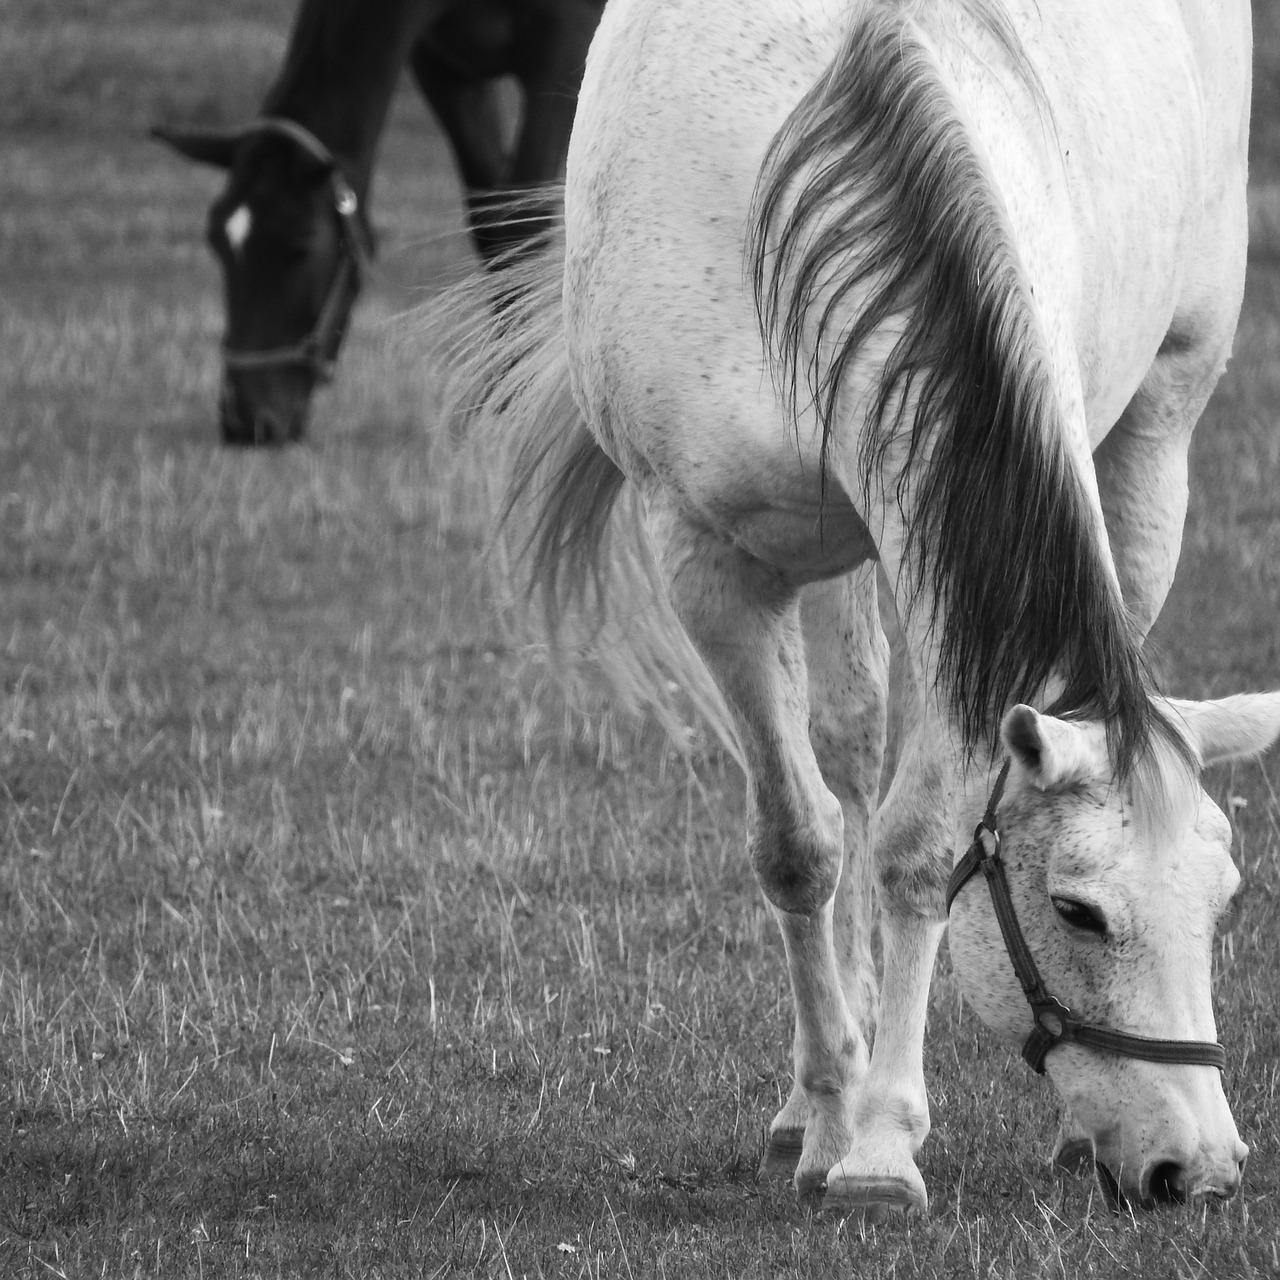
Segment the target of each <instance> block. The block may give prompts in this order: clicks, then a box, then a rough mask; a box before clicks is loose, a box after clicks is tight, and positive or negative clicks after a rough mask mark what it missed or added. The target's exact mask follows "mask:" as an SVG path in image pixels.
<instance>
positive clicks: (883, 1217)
mask: <svg viewBox="0 0 1280 1280" xmlns="http://www.w3.org/2000/svg"><path fill="white" fill-rule="evenodd" d="M911 1174H914V1175H915V1176H914V1177H912V1176H911ZM822 1210H823V1212H824V1213H838V1214H841V1215H850V1214H860V1215H861V1216H862V1218H863V1221H865V1222H868V1223H871V1224H873V1225H874V1224H877V1223H881V1222H887V1221H889V1220H890V1219H893V1218H901V1217H904V1216H905V1215H906V1214H908V1213H920V1214H927V1213H928V1212H929V1195H928V1192H926V1191H925V1189H924V1179H923V1178H922V1177H921V1176H920V1172H919V1170H918V1169H916V1167H915V1166H914V1165H912V1166H911V1171H910V1174H908V1175H907V1176H905V1177H891V1176H889V1175H887V1174H851V1173H842V1172H841V1171H840V1169H839V1167H837V1168H835V1169H833V1170H832V1171H831V1173H830V1174H829V1175H828V1176H827V1193H826V1195H825V1196H823V1198H822Z"/></svg>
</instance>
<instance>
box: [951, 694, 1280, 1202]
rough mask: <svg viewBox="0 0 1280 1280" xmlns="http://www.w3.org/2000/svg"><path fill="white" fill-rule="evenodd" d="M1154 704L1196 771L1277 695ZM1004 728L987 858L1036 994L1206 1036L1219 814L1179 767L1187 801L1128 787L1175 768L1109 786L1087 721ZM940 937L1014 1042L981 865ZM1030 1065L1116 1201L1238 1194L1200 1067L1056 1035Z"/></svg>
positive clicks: (1130, 1022)
mask: <svg viewBox="0 0 1280 1280" xmlns="http://www.w3.org/2000/svg"><path fill="white" fill-rule="evenodd" d="M1167 706H1168V709H1169V710H1170V711H1172V713H1173V716H1174V719H1175V721H1176V722H1177V723H1178V724H1179V725H1180V727H1181V728H1182V729H1183V732H1184V733H1185V735H1186V738H1187V741H1188V742H1189V744H1190V745H1191V747H1192V748H1193V752H1194V754H1195V756H1196V757H1197V758H1198V760H1199V761H1200V763H1201V765H1210V764H1214V763H1217V762H1218V761H1221V760H1228V759H1232V758H1235V757H1239V756H1245V755H1251V754H1254V753H1256V752H1259V751H1262V750H1265V749H1266V747H1268V746H1269V745H1270V744H1271V742H1272V741H1274V739H1275V738H1276V736H1277V735H1278V734H1280V694H1255V695H1245V696H1240V697H1234V698H1226V699H1223V700H1221V701H1217V702H1194V703H1193V702H1181V701H1178V702H1170V703H1168V704H1167ZM1002 736H1003V739H1004V745H1005V747H1006V749H1007V750H1008V752H1009V756H1010V759H1011V762H1012V765H1011V769H1010V772H1009V777H1008V781H1007V784H1006V787H1005V791H1004V795H1003V798H1002V799H1001V802H1000V806H999V830H1000V837H1001V842H1002V846H1001V856H1002V859H1003V862H1004V866H1005V872H1006V875H1007V879H1008V884H1009V891H1010V897H1011V899H1012V902H1013V906H1014V908H1015V911H1016V915H1017V921H1018V924H1019V925H1020V926H1021V929H1022V933H1023V935H1024V936H1025V938H1026V941H1027V944H1028V946H1029V948H1030V951H1031V954H1032V956H1033V957H1034V961H1035V965H1036V967H1037V968H1038V969H1039V971H1040V974H1041V976H1042V978H1043V981H1044V985H1045V986H1046V987H1047V989H1048V991H1049V992H1051V993H1052V994H1053V995H1054V996H1055V997H1057V999H1058V1000H1059V1001H1061V1002H1062V1003H1063V1004H1064V1005H1066V1006H1067V1007H1068V1008H1070V1010H1071V1011H1072V1013H1073V1015H1074V1016H1075V1017H1076V1018H1077V1019H1079V1020H1080V1021H1081V1022H1085V1023H1089V1024H1092V1025H1094V1026H1097V1027H1103V1028H1107V1029H1109V1030H1113V1031H1120V1032H1127V1033H1130V1034H1132V1035H1137V1036H1143V1037H1148V1038H1154V1039H1160V1040H1178V1041H1213V1040H1215V1039H1216V1038H1217V1037H1216V1030H1215V1025H1214V1017H1213V1005H1212V999H1211V992H1210V969H1211V958H1212V949H1213V938H1214V932H1215V929H1216V928H1217V926H1218V924H1219V922H1220V921H1221V919H1222V917H1223V915H1224V913H1225V912H1226V910H1227V906H1228V903H1229V901H1230V899H1231V896H1232V894H1233V893H1234V892H1235V890H1236V887H1237V886H1238V884H1239V882H1240V874H1239V872H1238V871H1237V870H1236V868H1235V866H1234V864H1233V863H1232V861H1231V856H1230V845H1231V828H1230V825H1229V824H1228V822H1227V819H1226V817H1225V816H1224V815H1223V813H1222V811H1221V810H1220V809H1219V808H1218V806H1217V805H1216V804H1214V802H1213V801H1212V800H1211V799H1210V798H1209V796H1208V795H1207V794H1206V793H1205V791H1204V789H1203V788H1202V787H1201V786H1200V785H1199V783H1198V781H1192V780H1190V779H1188V778H1187V775H1186V774H1185V772H1184V773H1183V778H1184V779H1186V781H1187V782H1188V784H1189V785H1186V786H1184V787H1183V792H1184V794H1181V795H1177V794H1174V795H1168V794H1166V795H1164V796H1160V797H1152V796H1146V797H1143V796H1136V797H1135V795H1134V787H1142V786H1143V785H1144V781H1143V779H1144V775H1145V785H1150V778H1151V776H1152V775H1153V774H1160V773H1162V774H1163V776H1164V785H1166V786H1168V785H1169V779H1170V778H1171V777H1172V776H1174V775H1176V774H1177V773H1178V772H1179V771H1178V770H1176V769H1173V770H1169V769H1165V770H1159V769H1157V770H1146V771H1144V770H1139V771H1138V774H1137V778H1138V779H1139V781H1136V782H1135V783H1134V784H1133V786H1125V787H1118V786H1117V785H1116V782H1115V779H1114V774H1113V770H1112V766H1111V761H1110V759H1109V757H1108V753H1107V746H1106V737H1105V733H1104V731H1103V727H1102V725H1101V724H1098V723H1085V722H1079V721H1066V720H1059V719H1055V718H1054V717H1051V716H1044V715H1040V714H1038V713H1037V712H1035V711H1033V710H1032V709H1031V708H1030V707H1025V706H1021V707H1015V708H1014V709H1013V710H1012V711H1010V712H1009V713H1008V715H1007V716H1006V717H1005V720H1004V724H1003V726H1002ZM1135 800H1138V801H1141V802H1142V803H1141V804H1135ZM1153 807H1154V808H1156V809H1158V810H1159V811H1160V813H1159V816H1158V817H1157V818H1153V817H1152V816H1151V813H1150V810H1151V809H1152V808H1153ZM1140 813H1141V814H1142V816H1139V815H1140ZM950 945H951V954H952V957H953V959H954V962H955V965H956V968H957V970H958V972H959V974H960V978H961V981H962V983H963V985H964V989H965V993H966V995H967V996H968V998H969V1000H970V1001H971V1003H972V1004H973V1006H974V1007H975V1009H976V1010H977V1011H978V1013H979V1015H980V1016H981V1017H982V1019H983V1021H984V1022H986V1023H987V1025H988V1026H990V1027H991V1028H992V1029H993V1030H995V1031H997V1032H999V1033H1000V1034H1002V1035H1004V1036H1007V1037H1009V1038H1011V1039H1013V1040H1015V1041H1017V1042H1019V1043H1021V1042H1024V1041H1025V1040H1026V1039H1027V1036H1028V1034H1029V1033H1030V1031H1031V1030H1032V1026H1033V1023H1032V1015H1031V1012H1030V1008H1029V1006H1028V1003H1027V998H1026V997H1025V996H1024V994H1023V991H1022V988H1021V987H1020V985H1019V983H1018V980H1017V978H1016V977H1015V974H1014V969H1013V966H1012V964H1011V961H1010V957H1009V953H1008V950H1007V948H1006V943H1005V939H1004V937H1003V935H1002V933H1001V930H1000V927H999V924H998V922H997V919H996V913H995V910H994V907H993V901H992V897H991V895H990V894H988V893H987V892H986V889H985V887H984V884H983V877H982V876H980V875H979V876H975V877H974V878H973V879H972V880H970V881H969V882H968V884H967V886H966V887H965V889H964V890H963V891H962V892H961V893H960V894H959V895H958V896H957V897H956V899H955V902H954V904H953V909H952V912H951V925H950ZM1228 1047H1229V1046H1228ZM1045 1069H1046V1071H1047V1072H1048V1075H1049V1076H1050V1078H1051V1079H1052V1080H1053V1082H1054V1084H1055V1085H1056V1086H1057V1088H1058V1090H1059V1092H1060V1093H1061V1094H1062V1097H1063V1099H1064V1100H1065V1101H1066V1103H1067V1105H1068V1107H1069V1108H1070V1111H1071V1113H1072V1116H1073V1118H1074V1119H1075V1121H1076V1122H1077V1123H1078V1124H1079V1125H1080V1127H1081V1128H1082V1129H1083V1130H1084V1131H1085V1132H1086V1133H1087V1134H1088V1136H1089V1138H1090V1139H1091V1140H1092V1143H1093V1148H1094V1153H1095V1155H1096V1158H1097V1161H1098V1166H1099V1170H1100V1177H1101V1178H1102V1181H1103V1184H1104V1187H1105V1188H1106V1189H1107V1190H1108V1191H1109V1192H1110V1193H1111V1195H1112V1197H1113V1198H1114V1197H1116V1196H1117V1194H1118V1195H1120V1196H1123V1197H1124V1198H1125V1199H1127V1200H1129V1201H1131V1202H1134V1203H1137V1204H1143V1205H1150V1204H1153V1203H1158V1202H1161V1201H1171V1200H1172V1201H1180V1200H1185V1199H1200V1198H1209V1197H1217V1198H1225V1197H1228V1196H1231V1195H1233V1194H1234V1193H1235V1192H1236V1190H1237V1189H1238V1188H1239V1185H1240V1175H1241V1171H1242V1169H1243V1166H1244V1160H1245V1157H1246V1155H1247V1154H1248V1148H1247V1147H1246V1146H1245V1144H1244V1143H1243V1142H1242V1141H1241V1140H1240V1135H1239V1134H1238V1133H1237V1131H1236V1126H1235V1122H1234V1120H1233V1119H1232V1116H1231V1111H1230V1108H1229V1107H1228V1105H1227V1101H1226V1098H1225V1096H1224V1094H1223V1090H1222V1079H1221V1075H1220V1073H1219V1071H1218V1070H1217V1069H1216V1068H1215V1067H1211V1066H1199V1065H1188V1064H1185V1063H1178V1064H1170V1063H1158V1062H1151V1061H1143V1060H1140V1059H1136V1058H1131V1057H1121V1056H1116V1055H1115V1054H1112V1053H1108V1052H1105V1051H1103V1050H1099V1049H1095V1048H1087V1047H1084V1046H1082V1045H1079V1044H1072V1043H1063V1044H1059V1045H1057V1046H1056V1047H1055V1048H1053V1049H1052V1050H1051V1051H1050V1052H1049V1054H1048V1057H1047V1058H1046V1060H1045Z"/></svg>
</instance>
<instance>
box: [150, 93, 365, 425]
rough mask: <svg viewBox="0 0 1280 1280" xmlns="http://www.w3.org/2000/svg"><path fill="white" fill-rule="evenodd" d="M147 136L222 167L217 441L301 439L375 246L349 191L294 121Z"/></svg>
mask: <svg viewBox="0 0 1280 1280" xmlns="http://www.w3.org/2000/svg"><path fill="white" fill-rule="evenodd" d="M153 133H154V135H155V136H156V137H157V138H159V139H161V140H162V141H163V142H167V143H168V144H169V145H170V146H171V147H173V148H174V149H175V150H176V151H178V152H180V153H181V154H182V155H185V156H188V157H190V158H191V159H192V160H197V161H200V162H201V163H203V164H211V165H215V166H217V167H218V168H221V169H225V170H226V171H227V185H226V187H225V188H224V189H223V191H222V194H221V195H220V196H219V197H218V198H217V199H216V200H215V201H214V202H213V204H212V206H211V207H210V209H209V225H208V230H207V236H208V240H209V244H210V245H211V246H212V248H213V252H214V254H215V255H216V256H217V258H218V261H219V263H221V265H222V277H223V282H224V284H225V286H226V299H227V328H226V336H225V338H224V341H223V356H224V372H223V386H222V396H221V404H220V420H221V427H222V438H223V440H224V441H225V442H226V443H227V444H245V445H252V444H284V443H287V442H288V441H291V440H299V439H301V438H302V436H303V435H304V434H305V432H306V426H307V413H308V410H309V408H310V403H311V393H312V391H313V390H314V389H315V387H316V385H317V383H324V382H327V381H329V379H330V378H331V377H332V376H333V365H334V361H335V360H336V358H337V355H338V347H339V346H340V345H341V342H342V335H343V332H344V331H345V329H346V325H347V319H348V317H349V316H350V314H351V307H352V304H353V303H354V302H355V299H356V295H357V294H358V293H359V291H360V284H361V280H362V277H363V275H364V271H365V268H366V266H367V264H368V260H369V255H370V252H371V237H370V232H369V227H368V224H367V223H366V221H365V219H364V211H363V210H362V208H361V207H360V201H359V199H358V198H357V195H356V192H355V190H354V189H353V188H352V186H351V184H350V182H349V181H348V180H347V178H346V177H345V176H344V174H343V172H342V170H341V168H340V167H339V165H338V162H337V161H336V160H335V159H334V157H333V156H332V155H331V154H330V152H329V150H328V148H327V147H325V146H324V144H323V143H321V142H320V141H319V139H317V138H316V137H315V136H314V135H313V134H311V133H310V132H309V131H308V130H306V129H304V128H303V127H302V126H301V125H299V124H296V123H295V122H294V121H292V120H285V119H281V118H267V119H262V120H258V121H256V122H254V123H253V124H251V125H249V126H248V127H247V128H245V129H242V130H240V131H238V132H236V133H207V132H186V131H181V130H175V129H162V128H157V129H155V130H153Z"/></svg>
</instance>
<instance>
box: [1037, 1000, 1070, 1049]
mask: <svg viewBox="0 0 1280 1280" xmlns="http://www.w3.org/2000/svg"><path fill="white" fill-rule="evenodd" d="M1031 1014H1032V1017H1034V1018H1035V1020H1036V1026H1038V1027H1041V1028H1043V1030H1044V1031H1045V1032H1047V1033H1048V1034H1049V1035H1051V1036H1052V1037H1053V1041H1054V1043H1055V1044H1057V1043H1058V1041H1059V1040H1066V1039H1069V1038H1070V1034H1071V1027H1072V1017H1071V1010H1070V1009H1068V1008H1067V1006H1066V1005H1065V1004H1063V1003H1062V1001H1061V1000H1059V999H1057V997H1055V996H1051V995H1047V994H1046V995H1045V996H1044V997H1042V998H1041V999H1039V1000H1036V1001H1035V1002H1034V1003H1033V1004H1032V1006H1031Z"/></svg>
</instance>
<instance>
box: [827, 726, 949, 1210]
mask: <svg viewBox="0 0 1280 1280" xmlns="http://www.w3.org/2000/svg"><path fill="white" fill-rule="evenodd" d="M918 708H919V709H918V714H917V716H916V726H915V729H914V732H913V734H912V737H911V740H910V742H909V743H908V744H907V746H906V749H905V751H904V753H903V756H902V759H901V762H900V764H899V767H898V772H897V776H896V777H895V778H894V783H893V787H892V788H891V790H890V792H889V794H888V796H887V797H886V799H885V802H884V804H883V805H882V806H881V808H880V812H879V814H878V815H877V831H876V876H877V881H878V886H879V894H880V896H879V901H880V934H881V939H882V941H883V946H884V977H883V980H882V983H881V993H880V1015H879V1018H878V1019H877V1023H876V1037H875V1047H874V1048H873V1050H872V1053H871V1064H870V1068H869V1070H868V1072H867V1076H866V1079H865V1081H864V1083H863V1087H862V1090H861V1092H860V1094H859V1097H858V1102H857V1106H856V1108H855V1112H854V1121H853V1128H854V1133H853V1141H852V1142H851V1144H850V1146H849V1148H848V1150H847V1151H845V1152H844V1154H843V1155H842V1157H841V1159H840V1160H839V1161H838V1162H837V1163H836V1164H835V1166H834V1167H833V1168H832V1169H831V1171H830V1174H829V1175H828V1178H827V1196H826V1201H825V1203H826V1205H827V1206H829V1207H831V1208H833V1209H836V1210H861V1211H862V1212H864V1213H866V1214H868V1215H869V1216H872V1217H878V1216H883V1215H884V1214H886V1213H888V1212H892V1211H903V1210H908V1209H915V1210H919V1211H921V1212H924V1211H926V1210H927V1209H928V1205H929V1197H928V1194H927V1192H926V1191H925V1186H924V1179H923V1178H922V1177H921V1176H920V1171H919V1169H918V1168H917V1167H916V1163H915V1155H916V1152H917V1151H919V1149H920V1146H921V1144H922V1143H923V1142H924V1140H925V1138H926V1137H927V1136H928V1133H929V1098H928V1093H927V1090H926V1088H925V1082H924V1062H923V1057H924V1031H925V1019H926V1015H927V1012H928V1004H929V984H930V981H931V979H932V977H933V965H934V959H935V957H936V956H937V951H938V944H939V942H940V941H941V939H942V934H943V931H944V929H945V928H946V923H945V919H944V915H943V911H944V893H945V888H946V882H947V876H948V874H949V871H950V859H949V857H948V848H949V844H950V823H949V809H950V792H951V788H950V782H949V779H950V773H949V770H948V769H947V768H946V765H945V762H944V759H943V756H944V755H945V748H942V749H940V746H941V743H942V742H943V741H945V735H940V734H939V733H938V732H937V731H936V725H933V724H931V723H930V721H929V720H928V719H927V718H925V717H924V716H923V713H922V702H921V703H920V704H918Z"/></svg>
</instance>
